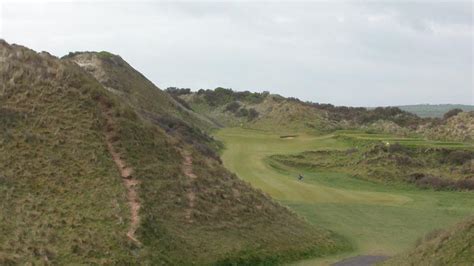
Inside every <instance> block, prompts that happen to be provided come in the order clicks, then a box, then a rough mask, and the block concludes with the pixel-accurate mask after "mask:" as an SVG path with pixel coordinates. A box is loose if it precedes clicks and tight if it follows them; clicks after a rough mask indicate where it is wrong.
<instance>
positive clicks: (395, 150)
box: [270, 135, 474, 190]
mask: <svg viewBox="0 0 474 266" xmlns="http://www.w3.org/2000/svg"><path fill="white" fill-rule="evenodd" d="M336 138H338V139H340V140H345V141H349V142H350V143H352V145H353V146H354V148H351V149H348V150H317V151H306V152H303V153H300V154H295V155H273V156H271V158H270V159H271V161H272V162H273V166H275V167H281V166H286V167H293V168H297V169H306V170H311V171H336V172H342V173H347V174H351V175H354V176H357V177H358V178H361V179H369V180H372V181H378V182H384V183H393V182H408V183H413V184H414V185H416V186H418V187H420V188H427V189H436V190H474V150H473V149H472V148H470V147H469V146H466V147H456V146H455V145H454V144H456V143H454V144H452V145H453V147H449V148H444V147H436V146H433V147H430V146H425V145H421V146H410V142H415V141H419V140H417V139H407V140H406V141H405V142H404V143H405V144H403V145H402V144H400V143H398V142H394V141H392V142H391V143H390V142H388V141H369V140H365V141H356V142H354V140H353V139H352V138H348V137H346V136H344V135H338V136H337V137H336ZM355 147H357V148H355Z"/></svg>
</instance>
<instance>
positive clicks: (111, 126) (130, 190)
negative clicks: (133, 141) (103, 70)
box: [102, 104, 141, 245]
mask: <svg viewBox="0 0 474 266" xmlns="http://www.w3.org/2000/svg"><path fill="white" fill-rule="evenodd" d="M102 109H103V113H104V115H105V119H106V131H105V139H106V142H107V149H108V150H109V153H110V155H111V156H112V159H113V161H114V163H115V165H116V166H117V168H118V170H119V172H120V176H121V177H122V181H123V184H124V186H125V188H126V190H127V199H128V204H129V206H130V226H129V229H128V231H127V237H128V238H129V239H130V240H132V241H133V242H135V243H136V244H138V245H141V242H140V241H139V240H138V239H137V237H136V235H135V232H136V231H137V229H138V227H139V226H140V216H139V212H140V207H141V204H140V198H139V196H138V191H137V187H138V186H139V185H140V181H139V180H138V179H136V178H134V177H133V168H132V167H130V166H128V165H127V163H126V162H125V161H124V160H123V159H122V156H121V154H120V153H119V152H118V151H117V150H116V149H115V147H114V142H116V139H117V138H116V128H115V123H114V121H113V119H112V114H111V111H110V109H109V108H108V107H107V105H106V104H102Z"/></svg>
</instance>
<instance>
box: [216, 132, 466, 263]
mask: <svg viewBox="0 0 474 266" xmlns="http://www.w3.org/2000/svg"><path fill="white" fill-rule="evenodd" d="M337 134H338V135H341V134H344V135H345V136H346V137H347V136H348V135H349V136H350V137H353V138H363V139H364V140H370V137H371V136H370V134H362V133H360V132H359V133H358V132H339V133H337ZM216 137H217V138H219V139H220V140H222V141H223V142H224V143H225V146H226V149H225V151H224V152H223V154H222V158H223V161H224V164H225V166H226V167H227V168H228V169H230V170H231V171H233V172H235V173H237V175H238V176H239V177H241V178H242V179H244V180H246V181H248V182H250V183H251V184H252V185H253V186H255V187H257V188H260V189H262V190H263V191H265V192H266V193H268V194H270V195H271V196H272V197H273V198H274V199H276V200H278V201H280V203H282V204H283V205H286V206H289V207H290V208H291V209H292V210H294V211H295V212H296V213H298V214H299V215H301V216H303V217H304V218H306V219H307V220H308V221H310V222H311V223H314V224H317V225H320V226H323V227H325V228H328V229H330V230H333V231H335V232H336V233H339V234H341V235H343V236H344V237H346V238H347V239H349V240H350V241H351V243H353V246H354V252H353V253H351V254H339V255H337V256H334V257H331V258H323V259H316V260H310V261H303V262H300V263H301V264H315V263H316V264H325V263H330V262H334V261H337V260H339V259H341V258H344V257H348V256H354V255H357V254H370V255H378V254H380V255H394V254H396V253H398V252H401V251H403V250H405V249H408V248H410V247H412V246H413V245H414V243H415V241H416V239H417V238H419V237H421V236H423V235H424V234H426V233H427V232H429V231H431V230H433V229H436V228H443V227H447V226H449V225H451V224H454V223H455V222H458V221H460V220H462V218H464V217H467V216H469V215H472V214H473V213H474V193H468V192H435V191H430V190H419V189H416V188H414V187H412V186H410V185H404V184H392V185H384V184H379V183H374V182H369V181H364V180H360V179H356V178H353V177H351V176H350V175H347V174H343V173H337V172H318V171H312V172H307V171H306V172H305V171H303V170H301V169H292V168H288V167H285V166H281V165H275V164H274V162H272V161H270V160H269V159H268V156H270V155H273V154H295V153H300V152H302V151H308V150H323V149H324V150H327V149H347V148H350V147H351V146H352V145H353V144H350V143H354V142H351V141H347V140H344V139H345V138H337V137H336V136H335V134H332V135H325V136H311V135H299V136H297V137H295V138H289V139H284V138H280V135H278V134H275V133H268V132H263V131H256V130H248V129H241V128H229V129H223V130H221V131H218V132H217V133H216ZM373 137H374V139H376V140H379V141H380V140H388V141H390V140H391V139H394V138H393V136H390V135H373ZM396 139H397V141H400V140H399V139H398V138H396ZM401 141H404V142H406V144H407V145H408V143H409V144H410V145H425V146H427V147H435V146H450V147H455V146H460V145H459V144H456V143H441V142H439V143H438V142H425V141H423V140H421V139H403V140H401ZM298 173H303V174H304V176H305V178H304V180H303V181H297V178H296V177H297V175H298Z"/></svg>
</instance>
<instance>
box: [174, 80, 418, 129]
mask: <svg viewBox="0 0 474 266" xmlns="http://www.w3.org/2000/svg"><path fill="white" fill-rule="evenodd" d="M167 92H168V93H170V95H173V96H174V98H181V99H182V100H184V101H186V102H187V104H188V105H189V106H190V108H192V109H193V110H195V111H196V112H198V113H201V114H204V115H207V116H209V117H210V118H211V119H213V120H214V121H218V122H219V123H221V124H223V125H226V126H243V127H250V128H256V129H268V130H278V129H279V130H281V131H291V132H298V131H299V132H301V131H308V132H314V133H318V132H328V131H333V130H336V129H347V128H359V127H360V126H363V125H365V126H368V125H371V124H372V123H375V122H378V121H390V122H392V123H395V124H397V125H398V126H400V127H410V128H413V127H415V126H416V125H418V124H419V122H420V121H421V119H420V118H419V117H417V116H416V115H414V114H411V113H408V112H404V111H402V110H400V109H398V108H395V107H385V108H383V107H379V108H375V109H371V110H369V109H366V108H362V107H345V106H340V107H338V106H333V105H331V104H318V103H311V102H303V101H300V100H299V99H296V98H285V97H282V96H279V95H273V94H270V93H268V92H263V93H252V92H248V91H245V92H235V91H232V90H231V89H225V88H216V89H215V90H199V91H197V92H192V91H191V90H190V89H179V88H174V87H172V88H168V89H167Z"/></svg>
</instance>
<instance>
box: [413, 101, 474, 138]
mask: <svg viewBox="0 0 474 266" xmlns="http://www.w3.org/2000/svg"><path fill="white" fill-rule="evenodd" d="M452 111H454V112H451V111H450V112H447V113H446V114H445V116H444V119H442V120H440V121H434V122H431V123H428V124H424V125H421V126H419V127H418V128H417V132H418V133H420V134H423V135H424V136H426V137H428V138H431V139H441V140H459V141H466V142H472V141H474V111H471V112H456V109H453V110H452ZM450 113H451V115H450Z"/></svg>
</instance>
